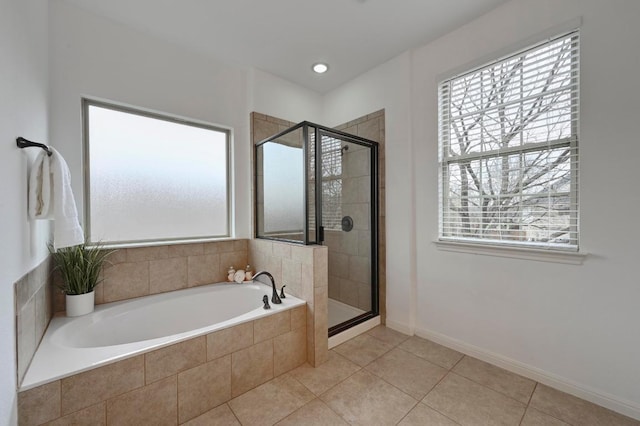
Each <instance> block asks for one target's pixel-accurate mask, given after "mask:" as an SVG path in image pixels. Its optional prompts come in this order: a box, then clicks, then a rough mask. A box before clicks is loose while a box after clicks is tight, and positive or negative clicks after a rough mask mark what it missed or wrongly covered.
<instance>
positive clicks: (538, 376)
mask: <svg viewBox="0 0 640 426" xmlns="http://www.w3.org/2000/svg"><path fill="white" fill-rule="evenodd" d="M387 324H388V326H389V327H390V328H394V329H395V330H397V331H402V330H401V329H400V328H396V327H394V326H391V325H390V324H389V321H387ZM400 327H401V328H408V327H404V326H403V325H400ZM415 335H416V336H418V337H422V338H425V339H429V340H432V341H434V342H436V343H439V344H441V345H443V346H446V347H448V348H451V349H455V350H457V351H458V352H462V353H464V354H466V355H469V356H473V357H475V358H478V359H480V360H482V361H485V362H488V363H490V364H493V365H496V366H498V367H501V368H504V369H505V370H508V371H511V372H513V373H516V374H519V375H521V376H524V377H527V378H529V379H531V380H535V381H537V382H540V383H542V384H545V385H547V386H550V387H552V388H555V389H558V390H560V391H562V392H566V393H568V394H571V395H574V396H577V397H578V398H582V399H585V400H587V401H590V402H593V403H594V404H597V405H600V406H602V407H605V408H608V409H610V410H613V411H616V412H618V413H620V414H624V415H625V416H629V417H632V418H634V419H636V420H640V405H638V404H637V403H634V402H632V401H627V400H623V399H620V398H618V397H615V396H613V395H610V394H607V393H603V392H600V391H597V390H595V389H593V388H591V387H589V386H585V385H582V384H580V383H576V382H574V381H572V380H569V379H566V378H564V377H561V376H558V375H555V374H552V373H548V372H546V371H544V370H541V369H539V368H536V367H533V366H530V365H528V364H524V363H522V362H519V361H516V360H513V359H510V358H507V357H505V356H502V355H499V354H496V353H493V352H489V351H487V350H485V349H482V348H480V347H477V346H474V345H471V344H469V343H465V342H463V341H461V340H457V339H454V338H451V337H448V336H445V335H443V334H440V333H437V332H435V331H431V330H426V329H423V328H416V329H415Z"/></svg>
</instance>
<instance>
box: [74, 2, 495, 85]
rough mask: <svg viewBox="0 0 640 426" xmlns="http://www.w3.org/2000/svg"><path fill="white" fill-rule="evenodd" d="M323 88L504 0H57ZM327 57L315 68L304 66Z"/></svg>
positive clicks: (224, 59) (221, 57) (231, 59)
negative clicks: (324, 66)
mask: <svg viewBox="0 0 640 426" xmlns="http://www.w3.org/2000/svg"><path fill="white" fill-rule="evenodd" d="M64 1H66V2H68V3H72V4H75V5H77V6H79V7H81V8H83V9H85V10H88V11H90V12H93V13H96V14H98V15H101V16H104V17H106V18H109V19H112V20H114V21H116V22H119V23H121V24H124V25H126V26H129V27H132V28H135V29H136V30H138V31H141V32H144V33H147V34H150V35H153V36H155V37H158V38H161V39H163V40H166V41H169V42H172V43H174V44H177V45H180V46H183V47H186V48H188V49H191V50H194V51H197V52H200V53H201V54H205V55H210V56H211V57H214V58H217V59H219V60H222V61H225V62H230V63H235V64H238V65H242V66H250V67H255V68H258V69H261V70H264V71H267V72H269V73H272V74H275V75H277V76H279V77H282V78H284V79H286V80H289V81H292V82H294V83H297V84H299V85H301V86H303V87H306V88H309V89H311V90H314V91H316V92H319V93H325V92H328V91H330V90H332V89H335V88H336V87H338V86H340V85H342V84H343V83H345V82H347V81H349V80H351V79H352V78H354V77H356V76H358V75H360V74H362V73H364V72H365V71H367V70H369V69H371V68H374V67H375V66H377V65H379V64H381V63H384V62H386V61H387V60H389V59H391V58H393V57H395V56H397V55H398V54H400V53H402V52H404V51H406V50H407V49H410V48H412V47H417V46H420V45H423V44H425V43H428V42H429V41H431V40H434V39H436V38H438V37H440V36H442V35H443V34H446V33H447V32H449V31H451V30H453V29H455V28H457V27H459V26H461V25H463V24H465V23H467V22H469V21H471V20H473V19H474V18H476V17H478V16H480V15H482V14H484V13H486V12H488V11H489V10H491V9H493V8H495V7H496V6H498V5H500V4H501V3H504V2H505V1H506V0H108V1H105V0H64ZM316 62H326V63H328V64H329V67H330V68H329V71H328V72H327V73H325V74H323V75H318V74H315V73H314V72H313V71H311V65H312V64H314V63H316Z"/></svg>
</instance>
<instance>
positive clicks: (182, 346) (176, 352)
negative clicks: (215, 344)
mask: <svg viewBox="0 0 640 426" xmlns="http://www.w3.org/2000/svg"><path fill="white" fill-rule="evenodd" d="M206 342H207V341H206V338H205V336H200V337H196V338H195V339H189V340H185V341H184V342H180V343H176V344H175V345H171V346H167V347H164V348H162V349H158V350H156V351H153V352H149V353H147V354H145V356H144V365H145V382H146V383H147V384H149V383H153V382H155V381H158V380H160V379H163V378H165V377H169V376H171V375H174V374H177V373H179V372H181V371H184V370H188V369H190V368H193V367H197V366H198V365H200V364H204V362H205V361H206V360H207V344H206Z"/></svg>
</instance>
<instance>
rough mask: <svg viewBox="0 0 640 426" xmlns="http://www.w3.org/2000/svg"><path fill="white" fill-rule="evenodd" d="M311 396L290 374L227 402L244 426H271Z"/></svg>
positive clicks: (303, 403)
mask: <svg viewBox="0 0 640 426" xmlns="http://www.w3.org/2000/svg"><path fill="white" fill-rule="evenodd" d="M312 399H314V395H313V394H312V393H311V392H309V390H308V389H307V388H305V387H304V386H303V385H302V383H300V382H298V381H297V380H296V379H294V378H293V377H291V375H289V374H285V375H283V376H280V377H277V378H275V379H273V380H270V381H268V382H267V383H265V384H263V385H260V386H258V387H257V388H255V389H253V390H251V391H249V392H247V393H245V394H243V395H240V396H239V397H237V398H234V399H232V400H231V401H229V406H230V407H231V409H232V410H233V412H234V414H235V415H236V417H237V418H238V420H240V423H242V424H243V425H244V426H248V425H261V426H265V425H273V424H275V423H276V422H278V421H280V420H282V419H283V418H285V417H286V416H288V415H289V414H291V413H293V412H294V411H296V410H297V409H298V408H300V407H302V406H303V405H305V404H306V403H307V402H309V401H311V400H312Z"/></svg>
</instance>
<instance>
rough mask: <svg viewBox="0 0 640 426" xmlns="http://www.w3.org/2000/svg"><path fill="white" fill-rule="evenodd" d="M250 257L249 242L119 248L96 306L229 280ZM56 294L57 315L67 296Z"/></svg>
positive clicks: (98, 291)
mask: <svg viewBox="0 0 640 426" xmlns="http://www.w3.org/2000/svg"><path fill="white" fill-rule="evenodd" d="M247 258H248V253H247V240H245V239H242V240H227V241H216V242H207V243H189V244H176V245H159V246H151V247H140V248H123V249H119V250H117V251H115V252H114V253H113V254H112V255H111V256H109V258H108V259H109V264H107V265H105V267H104V281H103V282H102V283H100V284H98V286H97V287H96V289H95V300H96V304H98V305H99V304H102V303H109V302H115V301H119V300H126V299H132V298H135V297H141V296H148V295H150V294H157V293H164V292H167V291H174V290H180V289H183V288H188V287H195V286H199V285H204V284H210V283H215V282H222V281H226V280H227V269H228V268H229V266H234V267H235V268H244V267H245V265H246V264H247ZM58 280H60V276H59V274H54V281H55V282H57V281H58ZM54 294H55V296H54V310H55V312H62V311H64V310H65V306H64V295H63V294H62V293H60V292H59V291H56V292H55V293H54Z"/></svg>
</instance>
